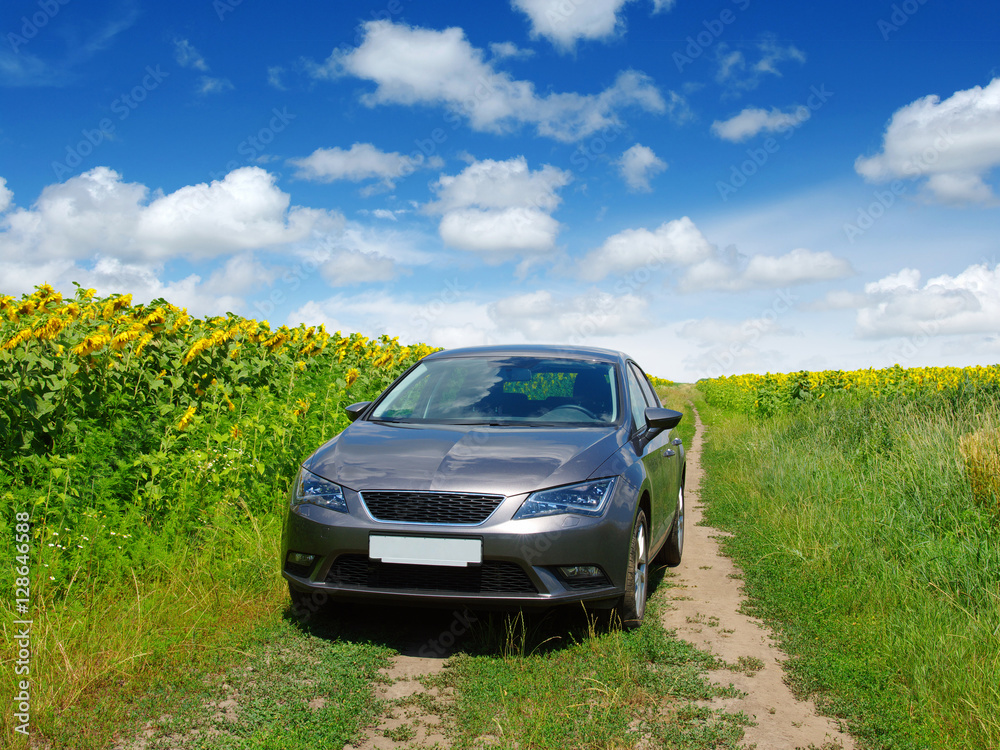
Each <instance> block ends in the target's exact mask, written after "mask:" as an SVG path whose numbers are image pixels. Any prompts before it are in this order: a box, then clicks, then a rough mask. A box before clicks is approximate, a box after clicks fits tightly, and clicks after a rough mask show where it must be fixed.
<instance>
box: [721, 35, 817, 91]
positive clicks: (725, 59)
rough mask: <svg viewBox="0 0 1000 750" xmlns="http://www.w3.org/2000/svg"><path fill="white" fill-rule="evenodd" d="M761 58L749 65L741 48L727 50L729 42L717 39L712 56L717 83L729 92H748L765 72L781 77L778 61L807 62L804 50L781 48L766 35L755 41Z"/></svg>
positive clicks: (758, 83)
mask: <svg viewBox="0 0 1000 750" xmlns="http://www.w3.org/2000/svg"><path fill="white" fill-rule="evenodd" d="M757 51H758V52H759V53H760V57H759V58H758V60H757V61H756V62H755V63H752V64H748V63H747V59H746V56H745V55H744V54H743V52H742V51H740V50H733V51H730V49H729V45H728V44H726V43H725V42H719V43H718V44H717V45H716V48H715V58H716V63H717V64H718V70H717V72H716V74H715V80H716V82H718V83H720V84H722V85H723V86H725V87H726V88H727V89H729V91H730V92H731V93H738V92H740V91H750V90H752V89H755V88H757V87H758V86H759V85H760V83H761V81H762V80H763V78H764V76H765V75H773V76H779V77H780V76H781V71H780V70H779V69H778V64H779V63H783V62H786V61H788V60H794V61H795V62H798V63H804V62H805V61H806V56H805V53H804V52H802V50H800V49H798V48H797V47H795V46H794V45H791V44H790V45H788V46H787V47H783V46H781V45H780V44H778V42H777V40H775V39H774V38H772V37H766V38H764V39H762V40H761V41H759V42H758V43H757Z"/></svg>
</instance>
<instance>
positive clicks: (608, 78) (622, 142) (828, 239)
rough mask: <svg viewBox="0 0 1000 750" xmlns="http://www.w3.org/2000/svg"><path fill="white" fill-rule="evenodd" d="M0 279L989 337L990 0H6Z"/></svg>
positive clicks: (686, 334)
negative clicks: (812, 0) (819, 0)
mask: <svg viewBox="0 0 1000 750" xmlns="http://www.w3.org/2000/svg"><path fill="white" fill-rule="evenodd" d="M0 35H2V37H3V38H2V39H0V293H5V294H14V295H20V294H22V293H25V292H31V291H32V290H33V289H34V287H35V286H36V285H39V284H42V283H43V282H45V283H50V284H52V285H53V286H55V287H56V288H57V289H59V290H61V291H63V293H64V294H71V293H72V292H73V290H74V286H73V282H77V283H79V284H81V285H83V286H84V287H92V288H95V289H97V291H98V292H99V293H101V294H102V295H104V294H112V293H131V294H132V295H133V299H134V301H135V302H143V303H145V302H149V301H151V300H154V299H158V298H165V299H166V300H168V301H170V302H172V303H174V304H176V305H179V306H183V307H186V308H188V310H189V312H190V313H191V314H194V315H198V316H210V315H220V314H224V313H226V312H233V313H236V314H239V315H244V316H247V317H253V318H258V319H266V320H268V321H269V322H270V323H271V325H272V326H276V325H280V324H289V325H297V324H299V323H306V324H309V325H315V324H319V323H323V324H325V325H326V327H327V329H328V330H330V331H331V332H332V331H337V330H339V331H341V332H343V333H344V334H347V333H350V332H354V331H358V332H361V333H363V334H365V335H367V336H379V335H382V334H388V335H389V336H398V337H399V339H400V341H401V342H403V343H417V342H425V343H428V344H431V345H434V346H441V347H446V348H454V347H459V346H471V345H479V344H492V343H499V344H509V343H521V342H525V343H554V344H584V345H590V346H600V347H606V348H611V349H619V350H624V351H626V352H628V353H629V354H631V355H632V356H633V357H635V358H636V360H637V361H638V362H639V364H640V365H641V366H642V367H643V368H644V369H645V370H646V371H647V372H648V373H650V374H653V375H657V376H659V377H663V378H669V379H672V380H678V381H687V382H690V381H695V380H698V379H700V378H704V377H717V376H719V375H723V374H734V373H745V372H789V371H796V370H803V369H808V370H823V369H844V370H851V369H857V368H865V367H887V366H891V365H893V364H896V363H898V364H901V365H903V366H905V367H913V366H929V365H955V366H968V365H974V364H993V363H996V362H998V361H1000V335H998V332H1000V268H998V266H997V261H998V256H1000V180H998V176H1000V169H998V167H1000V6H997V5H996V4H995V3H981V2H969V1H960V2H950V3H946V2H944V0H902V1H900V0H896V1H895V2H883V1H881V0H865V1H864V2H861V1H860V0H844V2H840V3H823V4H812V3H794V4H792V3H782V4H775V3H764V2H762V1H761V0H715V1H714V2H694V0H509V2H482V3H469V2H467V1H466V2H433V3H431V2H427V1H426V0H372V1H371V2H348V1H346V0H338V1H337V2H329V1H328V2H309V3H293V4H285V3H273V2H271V3H268V2H263V1H262V0H199V1H198V2H191V1H190V0H178V1H177V2H171V3H148V2H147V3H143V2H138V1H137V0H108V1H102V0H95V1H94V2H83V1H82V0H35V1H34V2H26V1H22V0H6V2H4V3H3V5H2V7H0Z"/></svg>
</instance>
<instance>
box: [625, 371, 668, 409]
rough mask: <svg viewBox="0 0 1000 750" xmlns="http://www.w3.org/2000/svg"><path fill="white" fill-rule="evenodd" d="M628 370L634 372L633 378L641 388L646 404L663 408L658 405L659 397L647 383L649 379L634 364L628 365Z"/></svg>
mask: <svg viewBox="0 0 1000 750" xmlns="http://www.w3.org/2000/svg"><path fill="white" fill-rule="evenodd" d="M628 366H629V369H631V370H634V371H635V377H636V379H637V380H638V381H639V385H640V386H642V395H643V396H644V397H645V398H646V403H647V404H649V405H650V406H663V404H661V403H660V397H659V396H657V395H656V391H655V390H654V389H653V386H652V385H651V384H650V382H649V378H647V377H646V373H644V372H643V371H642V368H641V367H639V365H637V364H636V363H635V362H629V363H628Z"/></svg>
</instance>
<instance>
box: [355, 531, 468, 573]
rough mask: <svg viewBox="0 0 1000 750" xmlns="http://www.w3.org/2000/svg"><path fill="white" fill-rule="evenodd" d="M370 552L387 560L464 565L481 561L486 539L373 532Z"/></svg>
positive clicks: (372, 555) (398, 562) (369, 554)
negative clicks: (394, 534) (386, 534)
mask: <svg viewBox="0 0 1000 750" xmlns="http://www.w3.org/2000/svg"><path fill="white" fill-rule="evenodd" d="M368 556H369V557H371V558H372V559H373V560H381V561H382V562H384V563H397V564H401V565H404V564H405V565H445V566H448V567H452V568H464V567H467V566H469V565H479V564H480V563H482V561H483V542H482V540H481V539H441V538H440V537H426V536H380V535H378V534H372V535H370V536H369V537H368Z"/></svg>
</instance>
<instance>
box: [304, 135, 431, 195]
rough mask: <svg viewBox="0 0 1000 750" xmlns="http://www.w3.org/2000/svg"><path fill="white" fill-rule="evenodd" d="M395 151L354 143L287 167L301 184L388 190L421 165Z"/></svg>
mask: <svg viewBox="0 0 1000 750" xmlns="http://www.w3.org/2000/svg"><path fill="white" fill-rule="evenodd" d="M420 156H421V160H420V162H417V161H415V160H414V159H412V158H410V157H409V156H404V155H402V154H400V153H398V152H396V151H392V152H386V151H380V150H379V149H377V148H375V146H373V145H372V144H370V143H355V144H354V145H352V146H351V147H350V148H349V149H347V150H345V149H342V148H339V147H334V148H318V149H316V150H315V151H313V152H312V153H311V154H310V155H309V156H306V157H303V158H300V159H289V160H288V163H289V164H291V165H293V166H295V167H297V168H298V171H296V173H295V176H296V177H298V178H299V179H301V180H314V181H317V182H334V181H335V180H350V181H351V182H362V181H364V180H369V179H376V180H378V181H379V183H380V184H381V185H382V186H384V187H386V188H387V189H392V188H393V187H395V185H396V180H397V179H399V178H400V177H405V176H406V175H409V174H411V173H412V172H413V171H414V170H415V169H417V167H418V166H421V164H422V162H423V155H422V154H421V155H420ZM440 164H441V161H440V159H438V160H435V161H433V162H428V166H431V165H440Z"/></svg>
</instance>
